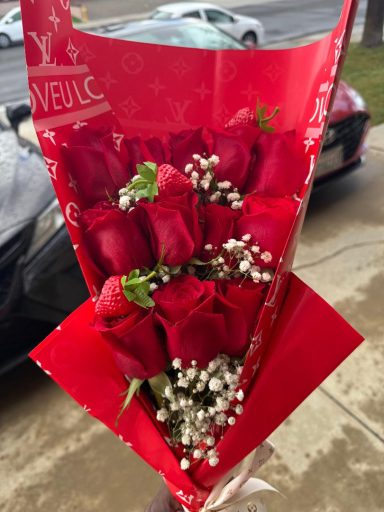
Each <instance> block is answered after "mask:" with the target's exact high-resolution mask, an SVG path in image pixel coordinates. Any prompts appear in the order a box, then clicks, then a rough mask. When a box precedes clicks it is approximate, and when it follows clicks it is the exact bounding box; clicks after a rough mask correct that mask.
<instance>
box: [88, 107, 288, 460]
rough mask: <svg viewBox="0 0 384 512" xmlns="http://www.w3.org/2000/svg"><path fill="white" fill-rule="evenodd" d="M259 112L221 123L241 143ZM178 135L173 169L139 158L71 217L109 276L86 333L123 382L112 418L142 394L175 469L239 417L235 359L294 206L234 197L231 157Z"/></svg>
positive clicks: (255, 130)
mask: <svg viewBox="0 0 384 512" xmlns="http://www.w3.org/2000/svg"><path fill="white" fill-rule="evenodd" d="M266 111H267V109H266V107H260V106H257V109H256V114H255V113H254V112H252V111H251V110H250V109H249V108H244V109H241V110H240V111H239V112H237V113H236V114H235V115H234V116H233V118H231V119H230V120H229V122H228V123H227V124H226V128H225V129H226V131H227V133H228V134H231V132H232V131H234V130H235V131H236V130H237V131H238V130H243V131H244V130H245V131H246V132H247V138H248V145H249V146H250V147H253V146H254V144H255V142H256V140H257V139H258V137H260V136H261V134H262V133H264V134H265V135H266V137H267V141H268V137H270V138H272V140H273V131H274V130H273V128H272V127H271V126H270V125H269V122H270V121H271V120H272V119H273V118H274V117H275V115H276V114H277V113H278V109H275V110H274V111H273V113H272V114H271V115H270V116H268V117H265V114H266ZM200 133H201V131H200ZM224 133H225V132H224ZM214 135H216V136H217V134H214ZM220 136H221V137H223V134H221V135H220ZM179 137H180V136H179ZM187 139H189V141H192V143H191V144H190V149H189V148H188V152H187V153H186V155H184V154H183V155H180V156H181V159H187V158H188V156H190V158H191V161H187V162H186V163H185V165H184V168H183V169H181V170H180V169H177V168H176V167H174V165H172V164H170V163H163V164H161V165H157V164H156V163H154V162H150V161H146V162H144V163H139V164H137V167H136V169H137V174H135V175H134V176H133V177H132V178H131V179H130V180H129V182H128V183H126V185H125V186H124V187H123V188H121V189H120V190H119V191H118V194H117V195H116V196H115V197H113V196H110V197H109V201H104V202H101V203H98V204H96V206H95V207H93V208H91V209H88V210H86V211H85V212H83V213H82V214H81V215H80V217H79V221H80V224H81V225H82V227H83V230H84V239H85V243H86V244H87V246H88V247H89V251H90V254H91V257H93V258H94V261H95V262H96V263H98V264H99V265H100V263H101V265H100V266H101V267H102V268H103V270H104V272H105V271H106V272H107V275H108V273H109V272H111V273H113V274H114V275H111V276H109V277H108V278H107V279H106V280H105V283H104V285H103V287H102V290H101V293H100V296H99V297H98V299H97V301H96V304H95V321H94V328H95V329H96V330H97V331H99V332H100V333H101V334H102V336H103V338H104V340H106V342H107V343H108V344H109V346H110V348H111V350H112V352H113V355H114V358H115V361H116V364H117V366H118V367H119V369H120V371H121V372H122V373H123V374H124V375H125V377H126V379H127V380H128V381H129V388H128V390H127V392H126V397H125V400H124V403H123V405H122V408H121V411H120V414H119V418H120V416H121V415H122V414H123V412H124V410H125V409H126V408H127V407H128V406H129V404H130V402H131V400H132V398H133V396H134V395H135V394H136V395H139V394H140V393H145V394H146V396H147V398H148V399H149V400H151V403H152V405H153V407H154V408H155V409H156V412H154V416H155V418H156V421H158V422H160V423H162V424H163V425H164V426H165V427H166V430H167V432H168V433H169V436H170V439H171V444H172V446H173V448H174V450H175V452H176V453H177V454H178V455H179V457H180V467H181V469H183V470H188V469H189V468H190V466H191V464H193V463H194V462H197V461H200V460H202V459H207V460H208V462H209V464H210V466H213V467H214V466H216V465H217V464H218V463H219V459H220V453H219V452H218V451H217V449H216V441H217V439H220V438H222V437H223V435H224V432H225V429H226V428H228V427H230V426H233V425H234V424H235V423H236V417H237V416H239V415H241V414H242V412H243V405H242V402H243V400H244V397H245V395H244V391H243V389H242V388H241V376H242V370H243V363H244V361H245V359H246V356H247V351H248V349H249V346H250V344H251V341H252V337H253V334H254V329H255V325H256V323H257V319H258V315H259V312H260V308H261V306H262V304H263V302H264V301H265V298H266V296H267V293H268V288H269V286H270V284H271V282H272V281H273V277H274V271H275V268H276V266H277V263H278V261H279V258H280V255H281V253H282V251H283V248H284V243H285V241H286V239H287V237H288V233H289V228H290V226H291V224H292V222H293V220H294V218H295V215H296V210H297V201H295V199H294V198H293V197H289V196H287V197H283V198H278V197H269V196H268V195H264V194H259V193H258V191H257V190H255V191H252V192H250V193H244V190H246V189H248V190H250V187H252V185H248V187H247V186H246V185H245V184H246V183H247V181H248V176H247V174H246V172H244V168H243V169H242V167H241V166H242V163H241V162H238V161H237V159H233V160H232V161H231V162H230V163H228V162H227V161H226V160H224V161H223V160H222V157H221V156H220V155H219V154H211V155H208V154H207V153H203V154H202V155H201V154H199V153H196V152H194V147H197V148H201V140H200V141H199V139H198V138H197V137H196V132H195V133H192V134H188V135H187ZM196 141H199V143H198V144H196ZM183 142H184V141H183ZM226 142H227V143H228V141H226ZM236 144H238V143H237V142H236ZM184 146H185V144H184ZM227 151H228V149H227ZM188 153H191V154H190V155H189V154H188ZM243 167H244V164H243ZM239 172H242V176H239ZM100 231H101V233H102V235H100ZM100 241H102V242H103V244H105V243H107V244H108V248H107V250H106V251H105V252H103V249H102V247H101V244H100ZM100 255H102V257H103V259H102V262H101V261H100ZM117 269H118V270H119V271H121V272H122V271H123V272H124V273H120V272H119V273H116V272H114V271H115V270H117ZM146 381H147V382H148V384H147V385H144V386H143V384H144V383H145V382H146Z"/></svg>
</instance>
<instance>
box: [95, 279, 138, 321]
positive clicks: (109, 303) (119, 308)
mask: <svg viewBox="0 0 384 512" xmlns="http://www.w3.org/2000/svg"><path fill="white" fill-rule="evenodd" d="M122 277H123V276H112V277H110V278H109V279H107V280H106V281H105V283H104V286H103V289H102V290H101V294H100V297H99V299H98V301H97V302H96V307H95V312H96V316H98V317H100V318H116V317H119V316H127V315H129V313H131V312H132V311H133V310H135V309H136V308H137V306H136V304H135V303H134V302H129V300H128V299H127V298H126V297H125V295H124V292H123V287H122V285H121V278H122Z"/></svg>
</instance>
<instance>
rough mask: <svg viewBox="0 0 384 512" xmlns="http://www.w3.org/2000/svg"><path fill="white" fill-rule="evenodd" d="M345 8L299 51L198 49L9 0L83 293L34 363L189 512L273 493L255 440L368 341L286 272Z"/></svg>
mask: <svg viewBox="0 0 384 512" xmlns="http://www.w3.org/2000/svg"><path fill="white" fill-rule="evenodd" d="M355 9H356V3H355V1H354V0H346V1H345V6H344V10H343V13H342V16H341V18H340V22H339V25H338V26H337V27H336V28H335V30H334V31H333V32H332V34H330V36H328V37H327V38H325V39H323V40H322V41H319V43H316V44H314V45H312V46H311V47H303V48H298V49H295V50H288V51H268V52H263V51H249V52H248V51H247V52H245V51H244V52H239V51H237V52H236V51H218V52H208V51H204V50H195V49H188V48H183V49H181V48H172V47H165V46H155V47H154V46H152V45H148V44H143V43H131V42H126V41H116V40H115V41H114V40H111V41H108V42H106V40H105V39H103V38H102V37H98V36H92V35H90V34H85V33H82V32H78V31H75V30H74V29H73V28H72V25H71V19H70V13H69V3H63V2H62V1H59V0H57V1H52V2H47V3H46V4H44V5H43V6H39V9H38V10H37V9H36V6H35V5H34V4H30V3H29V2H27V1H23V2H22V12H23V22H24V32H25V45H26V55H27V63H28V73H29V86H30V92H31V102H32V108H33V112H34V123H35V127H36V130H37V132H38V136H39V140H40V143H41V146H42V150H43V153H44V156H45V160H46V163H47V167H48V170H49V173H50V175H51V177H52V181H53V184H54V186H55V189H56V192H57V195H58V198H59V201H60V204H61V206H62V209H63V212H64V215H65V217H66V221H67V225H68V228H69V231H70V235H71V238H72V241H73V244H74V248H75V250H76V253H77V255H78V258H79V262H80V264H81V267H82V269H83V272H84V275H85V278H86V280H87V283H88V286H89V289H90V292H91V295H92V298H91V299H89V300H88V301H87V302H86V303H85V304H84V305H83V306H81V307H80V308H79V309H78V310H77V311H76V312H74V313H73V314H72V315H71V316H70V317H69V318H68V319H67V320H66V321H64V322H63V324H62V325H61V326H59V327H58V329H57V330H56V331H55V332H54V333H52V334H51V336H49V337H48V338H47V339H46V340H45V341H44V342H43V343H42V344H41V345H40V346H39V347H37V348H36V349H35V350H34V351H33V353H32V355H31V356H32V357H33V358H34V359H35V360H36V362H37V363H38V364H39V365H40V366H42V368H43V369H44V370H45V371H47V372H48V373H49V374H50V375H51V376H52V377H53V378H54V379H55V380H56V381H57V382H58V383H59V384H60V385H61V386H62V387H64V389H66V391H67V392H68V393H70V394H71V395H72V396H73V397H74V398H75V399H76V400H77V401H79V402H80V404H81V405H82V406H84V408H85V409H86V410H87V411H88V412H90V414H92V415H94V416H95V417H97V418H99V419H100V420H101V421H103V422H104V423H105V424H106V425H107V426H108V427H109V428H110V429H111V430H113V431H114V432H115V433H116V434H118V435H119V437H120V438H121V439H122V440H123V441H124V442H126V443H127V444H128V445H129V446H131V447H132V448H133V449H134V450H135V451H136V452H137V453H139V454H140V456H141V457H143V458H144V459H145V460H146V461H147V462H148V463H149V464H151V465H152V466H153V467H154V468H155V469H156V470H157V471H158V472H159V473H160V474H161V475H162V476H163V477H164V478H165V480H166V483H167V485H168V486H169V488H170V490H171V491H172V493H173V494H174V495H175V497H176V498H177V499H178V500H179V501H180V502H181V503H182V504H183V505H184V506H185V507H187V508H188V510H191V511H192V510H193V511H195V510H196V511H197V510H200V509H201V508H203V510H231V506H232V505H233V504H234V503H235V502H237V501H239V502H240V503H239V504H238V505H237V506H238V508H239V507H240V509H241V506H242V504H241V503H243V502H242V501H241V500H242V499H243V497H244V492H243V491H244V489H247V486H249V485H250V486H251V489H250V492H253V491H257V490H259V489H260V488H267V485H266V484H265V485H261V484H260V483H259V481H256V482H254V483H253V484H251V482H247V480H248V479H249V477H250V474H251V473H252V472H253V471H254V470H256V469H257V467H258V465H260V464H261V463H262V462H263V461H265V460H266V458H267V457H268V456H269V454H270V451H271V448H270V446H269V445H268V444H263V443H262V442H263V440H265V439H266V437H267V436H268V435H269V434H270V433H271V432H272V431H273V430H274V429H275V428H276V427H277V426H278V425H279V424H280V423H281V422H282V421H283V420H284V419H285V418H286V417H287V416H288V415H289V414H290V413H291V412H292V411H293V409H294V408H295V407H297V406H298V405H299V403H300V402H301V401H302V400H303V399H304V398H305V397H306V396H307V395H308V394H309V393H310V392H311V391H312V390H314V389H315V388H316V387H317V386H318V385H319V384H320V383H321V381H322V380H323V379H324V378H325V377H326V376H327V375H329V373H330V372H331V371H332V370H333V369H334V368H335V367H336V366H337V365H338V364H339V363H340V362H341V361H342V360H343V359H344V358H345V357H346V356H347V355H348V354H349V353H350V352H351V351H352V350H353V349H354V348H355V347H356V346H357V345H358V344H359V343H360V342H361V341H362V339H361V337H360V336H359V335H358V334H357V333H356V332H355V331H354V330H353V329H352V328H351V327H350V326H349V325H348V324H346V322H345V321H344V320H342V319H341V318H340V317H339V316H338V315H337V313H335V312H334V311H333V310H332V308H331V307H330V306H329V305H327V304H326V303H325V302H324V301H323V300H322V299H320V298H319V297H318V296H317V295H316V294H315V293H314V292H313V291H312V290H310V289H309V288H308V287H307V286H306V285H305V284H304V283H302V282H301V281H300V280H299V279H298V278H296V277H295V276H294V275H293V274H292V273H291V272H290V270H291V265H292V261H293V256H294V252H295V248H296V244H297V239H298V235H299V232H300V228H301V225H302V222H303V220H304V215H305V210H306V205H307V202H308V198H309V192H310V188H311V183H312V180H313V173H314V169H315V164H316V159H317V156H318V153H319V150H320V142H321V137H322V135H323V133H324V130H325V127H326V114H327V111H328V109H329V107H330V104H331V100H332V95H333V91H334V85H335V83H336V81H337V78H338V74H339V69H340V68H339V66H340V63H341V60H342V59H341V57H342V55H343V52H344V49H345V47H346V44H347V42H348V38H349V35H350V31H351V27H352V21H353V15H354V12H355ZM52 13H53V14H52ZM53 17H56V18H57V17H59V18H60V25H61V26H60V30H59V29H57V24H54V30H53V29H52V23H53V22H52V18H53ZM97 55H103V56H104V57H103V59H99V58H97ZM106 62H109V64H108V65H107V64H106ZM111 62H114V63H116V65H113V66H111V64H110V63H111ZM303 63H305V71H306V80H298V77H300V76H302V73H303ZM186 79H187V80H186ZM245 83H248V89H246V85H244V84H245ZM150 95H152V96H150ZM256 96H259V97H262V98H263V101H265V102H266V104H267V105H269V106H270V107H267V106H263V105H261V104H260V103H259V102H257V105H256V109H255V110H254V109H253V107H254V104H255V103H256ZM244 98H247V101H245V100H244ZM244 104H247V105H248V106H247V107H244ZM275 105H278V106H279V109H280V112H278V110H279V109H274V110H273V107H274V106H275ZM257 446H259V448H258V449H257V450H256V452H255V456H254V458H253V459H251V461H250V462H248V465H247V466H246V469H243V471H241V470H240V471H235V469H234V468H235V466H237V465H238V464H239V463H240V462H241V461H242V460H243V459H244V458H245V457H246V456H247V455H248V454H250V453H251V452H252V450H254V449H255V447H257ZM237 473H239V474H238V476H236V474H237ZM232 478H233V480H231V479H232ZM228 482H229V483H228ZM226 484H228V485H226ZM240 487H241V490H240ZM234 496H235V497H234ZM233 500H235V501H233ZM243 505H244V503H243Z"/></svg>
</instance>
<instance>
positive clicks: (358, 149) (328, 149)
mask: <svg viewBox="0 0 384 512" xmlns="http://www.w3.org/2000/svg"><path fill="white" fill-rule="evenodd" d="M369 122H370V116H369V113H368V111H367V106H366V104H365V101H364V100H363V98H362V97H361V96H360V94H359V93H358V92H357V91H355V90H354V89H352V87H350V86H349V85H348V84H347V83H346V82H343V81H341V82H340V84H339V87H338V89H337V93H336V97H335V101H334V104H333V109H332V111H331V114H330V119H329V125H328V130H327V133H326V135H325V137H324V144H323V149H322V153H321V155H320V158H319V161H318V164H317V171H316V183H319V182H322V181H323V180H326V179H328V178H330V177H331V176H333V175H335V174H336V173H339V172H340V171H348V170H352V169H354V168H355V167H357V166H358V165H359V164H361V163H362V161H363V159H364V155H365V153H366V151H367V145H366V143H365V138H366V135H367V132H368V129H369Z"/></svg>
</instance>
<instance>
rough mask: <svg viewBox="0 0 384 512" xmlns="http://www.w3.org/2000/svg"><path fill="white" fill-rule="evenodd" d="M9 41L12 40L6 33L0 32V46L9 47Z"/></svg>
mask: <svg viewBox="0 0 384 512" xmlns="http://www.w3.org/2000/svg"><path fill="white" fill-rule="evenodd" d="M11 43H12V41H11V39H10V37H9V36H7V34H0V48H9V47H10V46H11Z"/></svg>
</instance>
